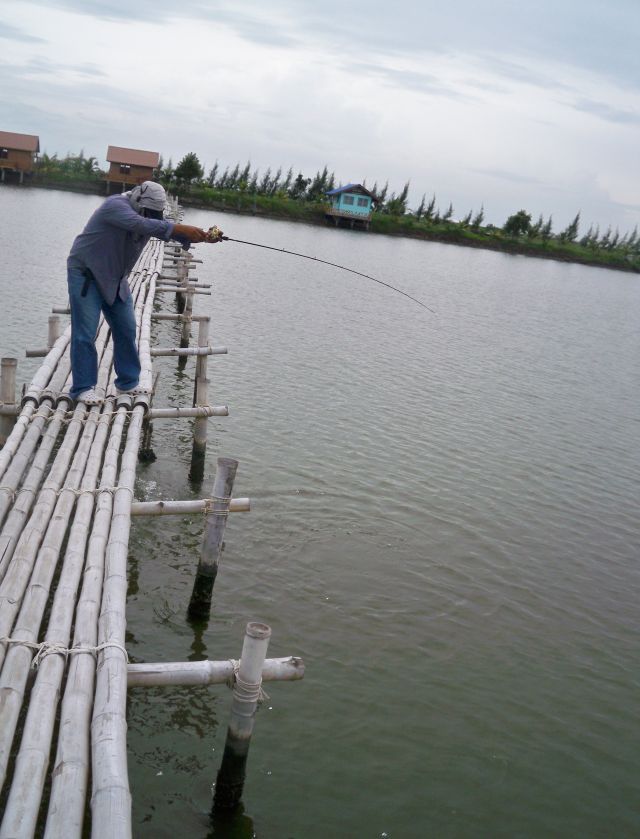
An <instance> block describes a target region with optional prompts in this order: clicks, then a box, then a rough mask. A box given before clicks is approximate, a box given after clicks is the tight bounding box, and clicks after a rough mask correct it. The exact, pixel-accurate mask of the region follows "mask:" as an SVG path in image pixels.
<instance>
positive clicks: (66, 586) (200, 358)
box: [0, 206, 304, 839]
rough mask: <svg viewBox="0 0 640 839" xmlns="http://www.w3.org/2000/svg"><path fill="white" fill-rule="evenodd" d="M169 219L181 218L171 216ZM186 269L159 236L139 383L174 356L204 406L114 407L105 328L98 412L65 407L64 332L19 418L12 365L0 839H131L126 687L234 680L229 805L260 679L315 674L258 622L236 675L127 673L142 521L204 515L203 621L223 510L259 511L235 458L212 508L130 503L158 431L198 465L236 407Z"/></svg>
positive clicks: (139, 310)
mask: <svg viewBox="0 0 640 839" xmlns="http://www.w3.org/2000/svg"><path fill="white" fill-rule="evenodd" d="M173 211H174V212H176V213H177V207H176V206H174V207H173ZM192 262H193V261H192ZM190 267H191V266H190V265H188V264H187V263H186V260H185V258H184V256H183V255H182V254H181V253H180V252H179V251H178V250H176V249H175V248H173V246H170V245H165V244H164V243H163V242H160V241H158V240H155V239H152V240H151V242H150V243H149V245H148V246H147V248H146V249H145V250H144V252H143V253H142V255H141V257H140V259H139V260H138V262H137V264H136V266H135V267H134V269H133V270H132V272H131V274H130V277H129V283H130V286H131V290H132V294H133V298H134V302H135V308H136V317H137V321H138V329H139V350H140V359H141V363H142V376H141V382H140V383H141V385H142V386H144V387H145V388H146V389H148V392H149V394H151V393H152V391H153V367H152V359H153V357H154V356H155V355H177V356H179V357H180V362H181V363H182V362H183V361H184V360H186V358H187V357H188V356H189V355H195V356H196V363H197V370H196V389H195V390H196V392H195V397H194V406H189V407H185V408H183V409H175V408H171V409H163V408H159V409H156V408H154V407H153V406H152V397H151V396H149V397H145V396H141V397H136V398H135V399H132V398H131V397H120V398H118V399H116V397H115V389H114V385H113V378H114V373H113V370H112V347H111V341H110V338H109V334H108V329H107V327H106V325H105V324H104V323H102V324H101V326H100V329H99V331H98V336H97V339H96V346H97V349H98V354H99V359H100V367H99V381H98V387H99V388H100V389H102V391H103V392H104V394H105V397H106V398H105V400H104V402H103V403H102V405H99V406H94V407H90V408H87V407H86V406H85V405H84V404H82V403H80V404H75V403H73V402H72V401H71V400H70V399H69V397H68V390H69V386H70V365H69V341H70V328H67V329H66V330H65V331H64V332H62V334H58V332H59V329H58V328H57V326H56V321H55V320H52V321H51V323H50V339H49V344H50V347H49V348H47V350H46V356H45V357H44V360H43V363H42V365H41V367H40V368H39V370H38V371H37V373H36V375H35V376H34V378H33V380H32V382H31V383H30V385H29V386H28V387H27V388H26V390H25V392H24V395H23V397H22V401H21V403H20V404H18V405H14V404H12V403H11V399H12V397H11V394H10V391H11V388H12V384H11V382H10V379H11V376H13V377H15V363H13V364H11V363H9V362H10V360H6V359H3V381H2V394H0V399H1V400H2V401H1V402H0V414H1V417H0V423H2V424H4V427H3V426H0V432H2V431H3V430H4V433H5V436H6V442H5V443H4V446H3V447H2V449H0V787H1V788H2V798H0V817H1V818H2V821H1V825H0V839H9V838H10V839H22V837H32V836H34V835H35V833H36V831H37V832H38V835H43V836H45V837H48V839H63V837H64V839H73V837H80V836H81V835H85V834H86V830H87V825H88V824H90V829H91V835H92V837H94V839H114V838H115V839H119V838H120V837H125V838H126V837H129V836H131V835H132V826H131V794H130V791H129V783H128V772H127V723H126V698H127V686H128V685H129V686H132V685H159V684H215V683H223V682H225V681H227V680H229V679H231V682H232V684H233V685H234V693H233V703H232V713H231V722H230V725H229V732H228V739H227V745H226V746H225V758H226V757H227V756H228V757H229V759H230V763H231V764H233V765H234V766H235V772H236V775H235V776H233V777H227V778H226V781H225V777H223V776H224V771H223V770H224V759H223V767H222V769H221V772H220V774H219V776H218V785H217V786H218V787H219V788H220V789H221V790H226V792H225V795H226V797H227V801H226V803H227V804H228V805H229V806H234V805H235V804H236V803H237V801H238V800H239V796H240V794H241V792H242V782H243V780H244V770H242V772H241V773H240V774H241V777H240V776H238V774H237V773H238V760H237V758H238V754H240V756H241V757H242V756H243V759H244V760H246V753H247V750H248V743H249V739H250V736H251V728H252V725H253V716H254V714H255V709H256V706H257V703H258V701H259V696H260V682H261V680H262V679H282V680H293V679H299V678H302V675H303V672H304V667H303V664H302V662H301V661H300V659H296V658H288V659H266V660H265V655H266V645H267V643H268V638H269V635H270V630H269V628H268V627H266V626H264V625H262V624H250V625H249V626H248V627H247V634H246V636H245V641H244V646H243V652H242V655H241V657H240V660H239V661H237V662H233V660H229V661H224V662H208V661H205V662H196V663H168V664H149V665H144V664H142V665H130V664H129V663H128V657H127V652H126V647H125V625H126V617H125V610H126V589H127V553H128V545H129V534H130V529H131V519H132V516H133V515H144V514H148V515H160V514H162V515H165V514H171V513H176V512H178V513H180V514H184V513H185V512H198V511H199V512H200V513H203V512H204V513H205V516H206V519H205V521H206V523H205V536H204V539H203V552H202V558H201V563H200V567H199V573H198V576H197V578H196V584H195V585H194V599H192V603H191V606H190V609H192V610H193V611H194V614H202V613H203V609H204V610H205V612H206V608H207V601H208V603H209V604H210V600H211V588H212V586H213V581H214V580H215V574H216V571H217V560H218V556H219V552H220V550H221V548H222V534H223V533H224V527H225V524H226V521H227V517H228V513H229V512H234V511H244V510H247V509H248V508H249V503H248V500H247V499H232V498H231V492H230V489H231V486H232V482H233V475H234V474H235V467H236V466H237V464H236V463H235V462H234V461H228V460H225V459H224V458H222V459H220V460H219V461H218V465H219V473H218V474H217V475H216V483H215V484H214V488H213V491H212V497H211V498H208V499H203V500H202V501H196V502H193V501H192V502H154V503H150V504H144V503H142V502H136V501H135V500H134V481H135V476H136V468H137V463H138V457H139V454H141V453H144V452H145V451H146V452H147V453H148V450H149V449H150V434H151V427H152V426H151V422H152V420H154V419H158V418H163V417H176V416H190V417H194V418H195V423H194V428H195V430H194V438H195V439H194V462H195V463H196V465H197V463H198V462H200V463H202V462H203V457H204V447H205V446H206V423H207V417H209V416H212V415H225V414H226V413H227V409H226V407H225V406H220V407H218V408H216V407H211V406H209V405H208V404H207V398H206V396H207V394H206V390H207V387H206V385H207V379H206V359H207V356H208V355H210V354H212V353H216V352H226V350H225V349H224V348H212V347H210V346H209V345H208V335H207V332H206V329H205V328H204V326H203V325H206V324H208V318H205V317H201V318H200V319H198V318H197V317H196V316H195V315H193V311H192V305H193V298H194V295H195V294H199V293H207V291H208V290H207V289H206V288H205V287H202V286H198V285H197V283H196V282H193V281H192V280H191V279H190V278H189V273H188V270H189V268H190ZM177 291H179V294H180V297H179V298H176V299H177V300H178V299H179V300H181V301H182V302H181V303H180V304H179V306H178V309H179V314H166V315H154V302H155V301H157V300H166V299H167V298H166V297H159V295H161V294H162V293H163V292H169V293H171V292H174V293H175V292H177ZM180 311H181V313H180ZM153 317H159V318H162V319H168V320H169V319H173V320H180V321H181V322H182V324H183V340H182V341H181V347H178V348H171V349H169V350H154V349H152V348H151V337H150V336H151V322H152V318H153ZM192 322H195V323H198V326H199V329H198V347H189V346H187V344H188V343H189V335H190V327H191V323H192ZM51 324H53V326H51ZM43 352H45V351H42V353H43ZM42 353H40V354H42ZM11 361H12V360H11ZM5 362H6V363H5ZM13 387H15V381H14V382H13ZM7 424H8V427H7ZM203 591H204V594H203ZM198 598H199V600H198ZM194 604H195V605H194ZM203 604H204V605H203ZM234 738H235V739H234ZM227 753H229V754H227ZM234 754H235V758H236V759H235V761H234V760H233V758H234ZM241 762H242V761H241ZM223 797H224V796H223ZM221 804H222V806H224V805H225V801H221Z"/></svg>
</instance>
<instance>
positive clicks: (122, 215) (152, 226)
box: [101, 197, 173, 240]
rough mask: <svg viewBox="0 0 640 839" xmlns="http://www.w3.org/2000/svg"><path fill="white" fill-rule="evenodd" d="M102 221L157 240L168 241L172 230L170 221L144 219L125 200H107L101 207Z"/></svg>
mask: <svg viewBox="0 0 640 839" xmlns="http://www.w3.org/2000/svg"><path fill="white" fill-rule="evenodd" d="M101 209H102V220H103V221H104V222H106V223H107V224H112V225H113V226H114V227H120V228H122V229H123V230H129V231H130V232H132V233H137V234H138V235H144V236H156V237H157V238H158V239H165V240H166V239H169V238H170V236H171V231H172V229H173V222H172V221H161V220H159V219H152V218H144V217H143V216H141V215H139V214H138V213H136V211H135V210H134V209H133V207H132V206H131V204H129V201H128V199H127V198H124V197H123V198H120V197H119V198H118V200H117V201H112V200H107V201H106V202H105V203H104V204H103V205H102V208H101Z"/></svg>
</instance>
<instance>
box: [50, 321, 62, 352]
mask: <svg viewBox="0 0 640 839" xmlns="http://www.w3.org/2000/svg"><path fill="white" fill-rule="evenodd" d="M61 334H62V324H61V322H60V318H59V317H58V315H49V333H48V336H47V347H48V348H49V349H51V348H52V347H53V345H54V344H55V342H56V341H57V340H58V338H59V337H60V335H61Z"/></svg>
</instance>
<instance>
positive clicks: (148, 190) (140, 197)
mask: <svg viewBox="0 0 640 839" xmlns="http://www.w3.org/2000/svg"><path fill="white" fill-rule="evenodd" d="M125 195H126V196H127V197H128V199H129V203H130V204H131V206H132V207H133V209H134V210H135V211H136V212H139V211H140V210H141V209H142V208H143V207H146V209H147V210H155V211H156V212H160V213H161V212H162V211H163V210H164V206H165V204H166V203H167V193H166V192H165V191H164V187H163V186H162V184H157V183H155V181H145V182H144V183H142V184H140V185H139V186H135V187H134V188H133V189H132V190H131V191H130V192H125Z"/></svg>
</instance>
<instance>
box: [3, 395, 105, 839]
mask: <svg viewBox="0 0 640 839" xmlns="http://www.w3.org/2000/svg"><path fill="white" fill-rule="evenodd" d="M112 410H113V404H112V403H106V404H105V406H104V409H103V414H102V416H101V417H100V421H99V422H98V427H97V431H96V434H95V438H94V441H93V445H92V447H91V452H90V454H89V458H88V460H87V466H86V470H85V473H84V477H83V479H82V483H81V485H80V489H81V491H82V492H81V494H80V497H79V498H78V503H77V506H76V511H75V515H74V517H73V524H72V527H71V531H70V533H69V539H68V543H67V550H66V552H65V556H64V560H63V565H62V573H61V575H60V580H59V582H58V586H57V588H56V593H55V598H54V601H53V605H52V609H51V615H50V617H49V623H48V627H47V632H46V636H45V640H46V642H47V643H49V644H52V645H60V646H61V647H63V648H64V647H67V646H68V645H69V641H70V635H71V625H72V620H73V616H74V610H73V609H71V608H70V604H71V603H75V600H76V593H77V589H78V585H79V582H80V576H81V573H82V569H83V566H84V555H85V548H86V544H87V539H88V536H89V531H90V527H91V520H92V513H93V509H94V503H95V498H94V494H93V489H94V488H95V486H96V481H97V477H98V474H99V472H100V466H101V463H102V454H103V452H104V448H105V444H106V441H107V436H108V433H109V427H110V426H109V419H110V415H111V412H112ZM65 664H66V659H65V657H64V656H61V655H57V654H52V655H48V656H46V657H45V658H43V659H42V661H41V663H40V666H39V668H38V671H37V674H36V679H35V682H34V685H33V688H32V690H31V695H30V698H29V710H28V713H27V717H26V720H25V724H24V730H23V735H22V741H21V743H20V750H19V752H18V755H17V758H16V763H15V768H14V772H13V779H12V784H11V790H10V794H9V799H8V801H7V805H6V808H5V816H4V820H3V822H2V828H1V830H0V837H2V839H4V833H5V832H6V835H7V836H18V835H24V836H31V835H32V834H33V833H34V831H35V827H36V821H37V817H38V812H39V810H40V802H41V798H42V794H43V789H44V784H45V780H46V771H47V767H48V763H49V753H50V750H51V742H52V739H53V730H54V723H55V718H56V710H57V698H58V696H59V693H60V687H61V684H62V678H63V675H64V671H65ZM87 728H88V723H87Z"/></svg>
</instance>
